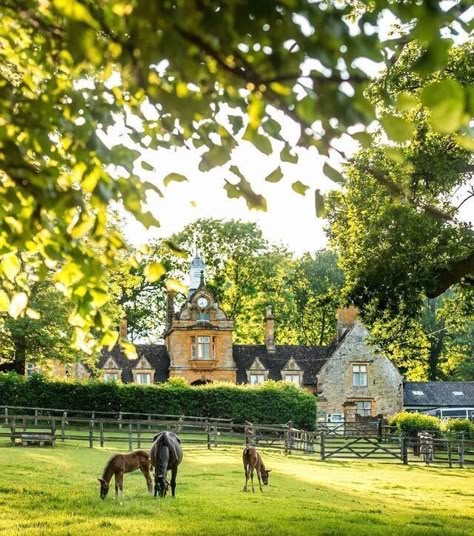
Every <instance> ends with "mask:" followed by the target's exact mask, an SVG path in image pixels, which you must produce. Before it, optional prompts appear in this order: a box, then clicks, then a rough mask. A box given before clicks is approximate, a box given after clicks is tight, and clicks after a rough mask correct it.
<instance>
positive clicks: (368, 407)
mask: <svg viewBox="0 0 474 536" xmlns="http://www.w3.org/2000/svg"><path fill="white" fill-rule="evenodd" d="M355 402H356V415H360V416H361V417H370V416H371V415H372V400H356V401H355ZM359 405H361V406H362V407H359Z"/></svg>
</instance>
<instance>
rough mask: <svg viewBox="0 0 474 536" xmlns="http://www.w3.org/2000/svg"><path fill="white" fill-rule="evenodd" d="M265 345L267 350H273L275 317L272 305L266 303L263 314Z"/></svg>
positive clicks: (271, 351)
mask: <svg viewBox="0 0 474 536" xmlns="http://www.w3.org/2000/svg"><path fill="white" fill-rule="evenodd" d="M265 346H266V347H267V352H270V353H274V352H275V350H276V349H275V319H274V318H273V313H272V306H271V305H268V306H267V310H266V314H265Z"/></svg>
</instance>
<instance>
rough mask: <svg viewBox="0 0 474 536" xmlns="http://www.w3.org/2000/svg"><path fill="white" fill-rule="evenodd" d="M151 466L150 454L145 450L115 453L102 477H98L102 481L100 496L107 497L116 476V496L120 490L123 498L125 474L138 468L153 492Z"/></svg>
mask: <svg viewBox="0 0 474 536" xmlns="http://www.w3.org/2000/svg"><path fill="white" fill-rule="evenodd" d="M151 467H152V463H151V461H150V456H149V454H148V452H145V451H144V450H136V451H134V452H130V453H129V454H115V455H114V456H112V458H110V460H109V461H108V462H107V465H106V466H105V469H104V472H103V474H102V478H98V479H97V480H98V481H99V482H100V498H101V499H105V498H106V497H107V493H109V484H110V481H111V479H112V477H113V476H115V498H117V496H118V492H119V490H120V496H121V498H122V499H123V475H124V474H125V473H131V472H132V471H136V470H137V469H140V471H141V472H142V473H143V475H144V477H145V479H146V483H147V487H148V491H149V492H150V493H151V492H152V490H153V481H152V479H151V474H150V469H151Z"/></svg>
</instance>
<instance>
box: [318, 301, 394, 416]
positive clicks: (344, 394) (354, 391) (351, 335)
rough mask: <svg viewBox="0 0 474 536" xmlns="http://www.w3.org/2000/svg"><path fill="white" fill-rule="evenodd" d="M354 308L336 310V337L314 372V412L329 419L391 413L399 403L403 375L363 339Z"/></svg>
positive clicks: (362, 331)
mask: <svg viewBox="0 0 474 536" xmlns="http://www.w3.org/2000/svg"><path fill="white" fill-rule="evenodd" d="M368 335H369V333H368V331H367V329H366V328H365V327H364V326H363V325H362V324H361V323H360V322H358V321H357V311H356V309H355V308H354V307H349V308H347V309H343V310H340V311H339V312H338V336H337V337H338V338H337V341H336V344H335V346H334V347H333V349H332V351H331V353H330V356H329V357H328V359H327V361H326V362H325V363H324V364H323V365H322V367H321V368H320V369H319V372H318V375H317V382H316V383H317V399H318V412H319V415H320V417H321V418H323V419H328V420H331V421H333V422H336V421H338V420H341V421H342V420H344V421H354V420H356V416H357V415H358V416H361V417H367V416H373V415H384V416H386V415H393V414H394V413H397V412H398V411H401V409H402V404H403V377H402V375H401V374H400V373H399V371H398V369H397V368H396V367H395V365H394V364H393V363H392V362H391V361H390V359H388V358H387V357H385V356H384V355H383V354H380V353H379V352H377V351H376V350H375V349H374V348H373V347H371V346H369V345H368V344H367V342H366V339H367V336H368Z"/></svg>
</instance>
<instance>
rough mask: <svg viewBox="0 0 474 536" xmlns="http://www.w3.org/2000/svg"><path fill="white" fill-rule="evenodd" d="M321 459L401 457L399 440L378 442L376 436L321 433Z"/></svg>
mask: <svg viewBox="0 0 474 536" xmlns="http://www.w3.org/2000/svg"><path fill="white" fill-rule="evenodd" d="M320 452H321V459H322V460H328V459H330V458H337V459H341V458H352V459H354V458H360V459H364V458H370V459H377V460H392V459H397V460H401V459H402V451H401V447H400V441H399V440H398V439H394V440H393V441H384V442H380V441H378V439H377V438H376V437H370V436H365V437H351V438H349V437H335V436H326V435H324V434H322V435H321V451H320Z"/></svg>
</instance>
